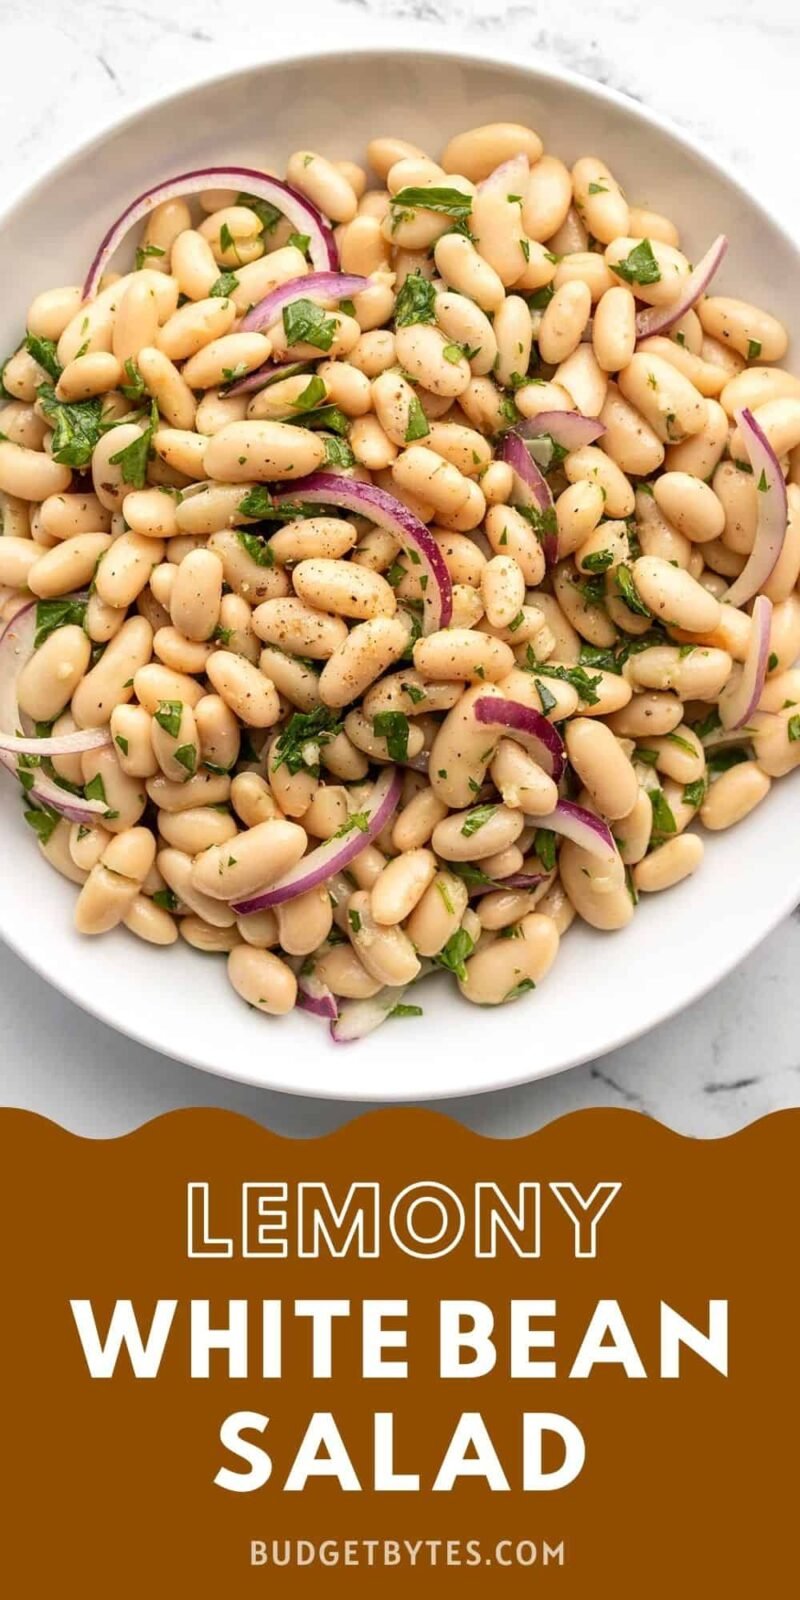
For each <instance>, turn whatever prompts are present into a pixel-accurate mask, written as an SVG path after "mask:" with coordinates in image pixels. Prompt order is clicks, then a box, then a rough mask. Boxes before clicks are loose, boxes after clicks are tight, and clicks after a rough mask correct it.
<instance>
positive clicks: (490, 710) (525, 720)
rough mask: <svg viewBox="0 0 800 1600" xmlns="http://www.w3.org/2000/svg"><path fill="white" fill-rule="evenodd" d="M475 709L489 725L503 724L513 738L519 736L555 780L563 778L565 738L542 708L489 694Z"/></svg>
mask: <svg viewBox="0 0 800 1600" xmlns="http://www.w3.org/2000/svg"><path fill="white" fill-rule="evenodd" d="M474 711H475V716H476V718H477V720H478V722H482V723H484V725H485V726H486V727H487V728H503V729H504V730H505V731H506V732H507V733H509V734H510V735H511V737H512V738H516V739H518V740H519V742H520V744H524V745H525V746H526V747H527V748H528V749H529V750H530V752H531V754H532V755H533V756H534V759H535V760H536V761H537V762H538V763H539V766H540V767H542V768H543V769H544V771H545V772H546V773H547V774H548V776H549V777H551V778H552V779H553V781H554V783H559V782H560V780H561V778H562V777H563V776H564V768H565V767H566V764H567V756H566V751H565V749H564V741H563V739H562V737H561V735H560V733H559V732H558V729H557V728H554V727H553V724H552V722H548V720H547V718H546V717H544V716H542V713H541V711H535V710H534V708H533V706H526V705H523V703H522V701H521V700H501V699H499V698H497V699H495V698H494V696H489V695H486V697H485V698H483V697H482V698H481V699H480V700H476V701H475V706H474Z"/></svg>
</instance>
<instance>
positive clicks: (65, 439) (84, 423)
mask: <svg viewBox="0 0 800 1600" xmlns="http://www.w3.org/2000/svg"><path fill="white" fill-rule="evenodd" d="M36 392H37V394H38V396H39V403H40V405H41V408H42V411H43V412H44V415H45V417H46V418H47V421H48V422H49V423H50V425H51V427H52V429H53V442H52V456H53V460H54V461H58V462H59V463H60V464H61V466H63V467H75V468H76V469H77V470H78V471H81V470H82V469H83V468H84V467H88V465H89V462H90V461H91V459H92V453H93V451H94V447H95V445H96V444H97V442H98V440H99V439H100V436H101V434H102V433H103V406H102V401H101V400H100V399H94V400H76V401H62V400H57V399H56V392H55V389H54V388H53V386H52V384H48V383H40V385H39V388H38V389H37V391H36Z"/></svg>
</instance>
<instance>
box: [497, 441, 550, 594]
mask: <svg viewBox="0 0 800 1600" xmlns="http://www.w3.org/2000/svg"><path fill="white" fill-rule="evenodd" d="M500 455H501V459H502V460H503V461H507V462H508V465H509V466H510V467H511V470H512V472H513V474H514V487H513V489H512V491H511V504H512V505H523V506H532V507H533V508H534V509H535V510H536V511H541V512H542V513H543V514H544V515H545V516H546V517H548V520H550V515H549V514H552V521H553V523H555V504H554V501H553V496H552V493H551V491H550V486H549V484H548V483H547V481H546V479H545V478H544V477H543V475H542V473H541V472H540V471H539V468H538V467H537V465H536V462H535V461H532V460H531V456H530V451H529V450H528V449H527V447H526V446H525V444H524V443H523V441H522V439H521V438H520V436H519V434H518V433H515V432H514V430H513V429H512V430H511V432H509V433H507V434H506V436H505V438H504V440H503V448H502V450H501V452H500ZM541 545H542V549H543V551H544V558H545V561H546V562H547V564H548V566H552V565H553V564H554V562H556V561H557V560H558V531H557V529H555V528H551V529H546V530H545V532H544V533H543V534H542V535H541Z"/></svg>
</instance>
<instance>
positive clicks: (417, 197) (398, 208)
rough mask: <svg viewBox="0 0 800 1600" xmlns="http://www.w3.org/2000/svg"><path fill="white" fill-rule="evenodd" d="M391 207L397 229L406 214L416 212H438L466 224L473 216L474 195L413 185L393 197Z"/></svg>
mask: <svg viewBox="0 0 800 1600" xmlns="http://www.w3.org/2000/svg"><path fill="white" fill-rule="evenodd" d="M391 207H392V213H393V216H394V226H395V227H396V226H397V223H398V222H401V221H402V220H403V215H404V213H405V212H408V211H415V210H416V211H419V210H422V211H438V212H440V213H441V215H442V216H445V217H452V218H453V221H454V222H466V221H467V218H468V217H469V216H471V214H472V195H471V194H462V192H461V190H460V189H448V188H445V187H441V188H437V187H436V185H435V184H434V185H431V187H430V188H429V189H426V188H423V187H422V186H416V185H414V184H411V185H409V186H408V187H407V188H405V189H399V190H398V192H397V194H394V195H392V201H391Z"/></svg>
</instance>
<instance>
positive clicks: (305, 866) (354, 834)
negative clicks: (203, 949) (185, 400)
mask: <svg viewBox="0 0 800 1600" xmlns="http://www.w3.org/2000/svg"><path fill="white" fill-rule="evenodd" d="M402 787H403V779H402V774H401V772H400V771H399V769H398V768H397V767H386V768H384V771H383V772H382V773H381V775H380V777H379V778H378V780H377V782H376V784H375V787H374V789H373V791H372V796H371V798H370V799H369V800H368V802H367V804H366V805H365V807H364V808H363V811H361V812H360V813H359V816H360V818H361V822H362V824H363V826H361V827H356V826H355V825H354V826H353V827H352V828H351V829H349V831H348V832H347V833H345V834H344V835H343V836H342V837H341V838H336V837H335V836H334V838H332V839H326V840H325V843H324V844H320V845H318V846H317V848H316V850H311V851H309V854H308V855H307V856H303V859H302V861H298V863H297V865H296V866H295V867H292V869H291V871H290V872H287V873H285V874H284V876H283V877H282V878H280V879H279V880H278V882H277V883H272V884H270V885H269V887H268V888H266V889H261V890H259V891H258V892H257V893H256V894H254V895H250V896H248V898H247V899H246V900H239V901H236V902H234V906H233V909H234V911H235V912H236V913H237V915H238V916H241V917H248V916H250V915H251V914H252V912H254V911H263V910H264V909H265V908H266V907H267V906H281V905H284V904H285V903H286V901H287V900H296V899H297V896H298V895H299V894H306V893H307V891H308V890H309V889H316V888H317V887H318V885H319V884H321V883H327V881H328V879H329V878H330V877H331V876H332V875H333V873H335V872H343V871H344V868H345V867H347V866H349V865H350V862H351V861H354V860H355V858H356V856H358V855H360V854H361V851H362V850H366V847H367V845H368V844H371V843H372V841H373V839H376V838H377V836H378V834H379V833H380V831H381V829H382V828H385V826H386V824H387V822H388V821H389V818H390V817H392V816H393V815H394V813H395V811H396V810H397V806H398V804H399V801H400V792H401V790H402Z"/></svg>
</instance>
